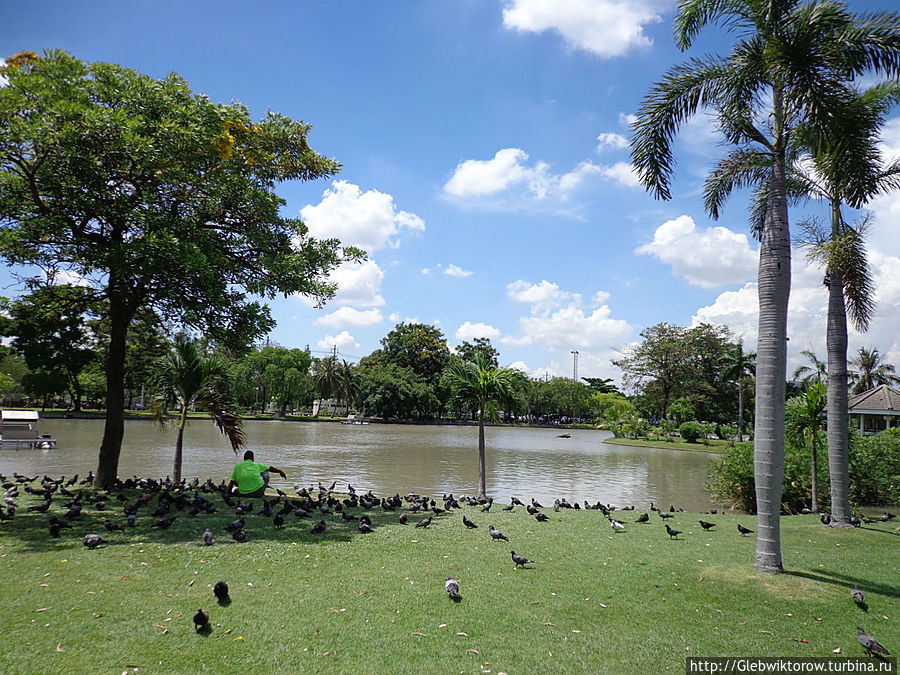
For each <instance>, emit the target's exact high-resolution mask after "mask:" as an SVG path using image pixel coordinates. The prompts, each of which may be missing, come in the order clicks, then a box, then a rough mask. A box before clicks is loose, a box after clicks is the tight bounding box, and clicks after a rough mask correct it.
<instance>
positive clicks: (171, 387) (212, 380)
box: [152, 334, 244, 483]
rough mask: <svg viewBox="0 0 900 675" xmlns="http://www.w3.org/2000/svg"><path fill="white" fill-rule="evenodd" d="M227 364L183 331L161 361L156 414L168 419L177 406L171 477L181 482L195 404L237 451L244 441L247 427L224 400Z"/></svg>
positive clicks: (161, 419) (158, 419)
mask: <svg viewBox="0 0 900 675" xmlns="http://www.w3.org/2000/svg"><path fill="white" fill-rule="evenodd" d="M227 374H228V364H227V363H226V362H225V361H223V360H222V359H220V358H218V357H216V356H203V355H202V354H201V353H200V349H199V347H198V345H197V343H196V342H195V341H193V340H191V339H189V338H188V337H187V336H186V335H184V334H181V335H178V336H177V337H176V338H175V343H174V345H173V347H172V351H171V352H169V353H168V354H166V355H165V356H164V357H163V358H162V360H161V361H160V364H159V377H158V380H157V387H158V390H159V392H160V393H159V394H158V395H157V397H156V400H155V401H154V403H153V407H152V411H153V415H154V418H155V419H156V420H157V422H159V423H160V424H163V423H164V422H165V411H166V410H167V409H169V408H171V407H175V406H178V407H179V408H180V412H179V414H178V434H177V436H176V437H175V465H174V468H173V469H172V478H173V479H174V481H175V482H176V483H179V482H181V459H182V454H183V447H184V428H185V426H186V425H187V415H188V412H189V411H190V410H191V409H192V408H196V409H199V410H203V411H205V412H207V413H208V414H209V416H210V417H211V418H212V420H213V422H214V423H215V425H216V427H218V429H219V431H221V432H222V434H223V435H224V436H225V438H227V439H228V441H229V443H231V449H232V450H234V452H237V451H238V449H239V448H240V447H241V446H242V445H243V444H244V431H243V428H242V427H241V421H240V419H238V416H237V415H235V414H234V413H233V412H231V411H229V410H228V407H227V405H226V404H225V393H226V392H227V391H228V384H227Z"/></svg>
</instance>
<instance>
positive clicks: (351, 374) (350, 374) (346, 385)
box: [336, 360, 359, 416]
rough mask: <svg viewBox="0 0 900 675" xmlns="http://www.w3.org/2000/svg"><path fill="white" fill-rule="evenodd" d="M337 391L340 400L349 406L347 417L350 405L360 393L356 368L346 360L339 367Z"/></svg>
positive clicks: (348, 412)
mask: <svg viewBox="0 0 900 675" xmlns="http://www.w3.org/2000/svg"><path fill="white" fill-rule="evenodd" d="M336 390H337V394H338V398H339V399H341V400H343V401H344V403H345V404H346V406H347V412H346V415H345V416H347V415H349V414H350V404H351V403H352V402H353V398H354V397H355V396H356V394H357V392H358V391H359V378H358V377H357V374H356V366H354V365H353V364H352V363H348V362H347V361H346V360H341V363H340V364H339V365H338V366H337V383H336Z"/></svg>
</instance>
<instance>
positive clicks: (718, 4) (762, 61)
mask: <svg viewBox="0 0 900 675" xmlns="http://www.w3.org/2000/svg"><path fill="white" fill-rule="evenodd" d="M713 22H721V23H722V24H723V25H725V26H726V27H727V28H728V29H729V30H736V31H740V33H739V37H738V39H737V41H736V42H735V44H734V46H733V48H732V50H731V53H730V54H729V56H728V57H726V58H721V57H715V56H707V57H705V58H703V59H694V60H692V61H690V62H688V63H687V64H683V65H680V66H676V67H674V68H673V69H671V70H670V71H669V73H668V74H667V75H666V76H665V77H664V78H663V80H661V81H660V82H659V83H657V84H656V85H654V87H653V89H652V90H651V92H650V94H648V96H647V97H646V98H645V99H644V101H643V103H642V105H641V108H640V110H639V112H638V115H637V121H636V122H635V124H634V127H633V129H634V137H633V140H632V145H631V148H632V159H633V163H634V166H635V168H636V170H637V172H638V175H639V177H640V180H641V182H642V183H643V184H644V185H645V187H647V188H648V189H650V190H652V191H653V192H654V194H655V196H657V197H658V198H663V199H668V198H669V197H670V196H671V193H670V181H671V177H672V173H673V171H674V157H673V153H672V140H673V138H674V136H675V134H676V133H677V132H678V130H679V128H680V127H681V125H682V124H683V123H684V122H685V121H686V120H688V119H689V118H690V117H692V116H693V115H694V114H696V113H697V112H698V111H700V110H701V109H709V110H712V111H713V112H714V113H715V114H716V116H717V118H718V120H719V122H720V128H721V129H722V131H723V132H724V134H725V137H726V140H727V141H728V142H730V143H732V144H733V145H735V146H738V152H740V151H741V150H748V151H752V152H754V153H756V154H759V153H762V154H764V155H765V156H767V157H768V165H767V167H765V169H766V173H767V184H768V196H767V200H766V211H765V219H764V226H763V228H762V231H761V233H760V234H761V245H760V258H759V275H758V295H759V331H758V336H759V337H758V343H757V368H756V371H757V377H756V415H755V434H754V444H755V453H754V457H755V459H754V464H755V472H756V492H757V505H758V512H757V513H758V516H757V517H758V524H757V547H756V563H755V567H756V569H757V570H759V571H762V572H769V573H780V572H783V571H784V568H783V564H782V558H781V535H780V521H779V518H780V510H781V492H782V477H783V475H784V392H785V381H786V367H787V305H788V297H789V295H790V272H791V266H790V229H789V224H788V202H787V188H786V182H787V161H786V159H787V151H788V146H789V142H790V137H791V134H792V132H793V131H794V129H795V128H796V127H797V125H798V124H800V123H803V124H805V125H807V127H809V128H820V129H833V128H834V127H833V126H832V124H833V120H831V119H830V117H829V116H830V115H833V112H834V110H835V109H836V106H837V107H839V105H840V103H841V101H842V100H844V99H846V95H847V92H848V87H847V84H848V81H849V80H852V78H854V77H857V76H860V75H862V74H864V73H869V72H875V73H879V74H881V73H884V74H886V75H888V76H889V77H896V76H897V74H898V72H900V19H898V17H896V16H895V15H893V14H888V13H884V12H881V13H872V14H869V15H867V16H865V17H863V18H861V19H858V20H857V19H856V17H854V16H853V15H851V14H850V13H849V12H848V11H847V10H846V8H845V7H844V6H843V4H841V3H838V2H833V1H831V0H813V1H812V2H807V3H803V2H801V0H774V1H773V0H731V1H730V2H722V1H721V0H682V1H681V2H680V3H679V6H678V10H677V13H676V17H675V38H676V43H677V44H678V46H679V47H680V48H681V49H683V50H684V49H687V48H689V47H690V46H691V44H692V43H693V42H694V39H695V38H696V37H697V35H698V34H699V32H700V30H701V29H702V28H703V27H704V26H706V25H707V24H708V23H713ZM739 159H740V155H739V154H733V155H732V157H731V160H732V161H739ZM744 184H747V183H744ZM713 206H714V207H715V208H713V209H710V210H711V212H712V213H713V215H714V216H717V215H718V213H717V206H716V205H713ZM707 208H708V209H709V208H710V205H709V204H707Z"/></svg>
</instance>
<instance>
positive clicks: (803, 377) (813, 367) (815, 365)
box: [793, 349, 828, 389]
mask: <svg viewBox="0 0 900 675" xmlns="http://www.w3.org/2000/svg"><path fill="white" fill-rule="evenodd" d="M800 354H802V355H803V356H805V357H806V360H807V361H809V365H807V364H802V365H799V366H797V368H795V369H794V377H793V379H794V382H798V383H799V384H800V387H801V388H804V389H805V388H806V387H809V386H810V385H811V384H813V383H815V382H823V381H825V380H827V379H828V364H827V363H825V362H824V361H822V360H820V359H819V357H818V356H816V353H815V352H814V351H813V350H812V349H804V350H801V352H800Z"/></svg>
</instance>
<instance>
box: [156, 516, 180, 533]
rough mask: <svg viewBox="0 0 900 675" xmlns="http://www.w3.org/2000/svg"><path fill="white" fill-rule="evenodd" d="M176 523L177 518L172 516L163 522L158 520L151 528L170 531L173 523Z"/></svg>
mask: <svg viewBox="0 0 900 675" xmlns="http://www.w3.org/2000/svg"><path fill="white" fill-rule="evenodd" d="M174 522H175V516H170V517H168V518H163V519H162V520H157V521H156V522H155V523H153V524H152V525H151V526H150V527H158V528H160V529H163V530H168V529H169V527H171V525H172V523H174Z"/></svg>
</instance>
